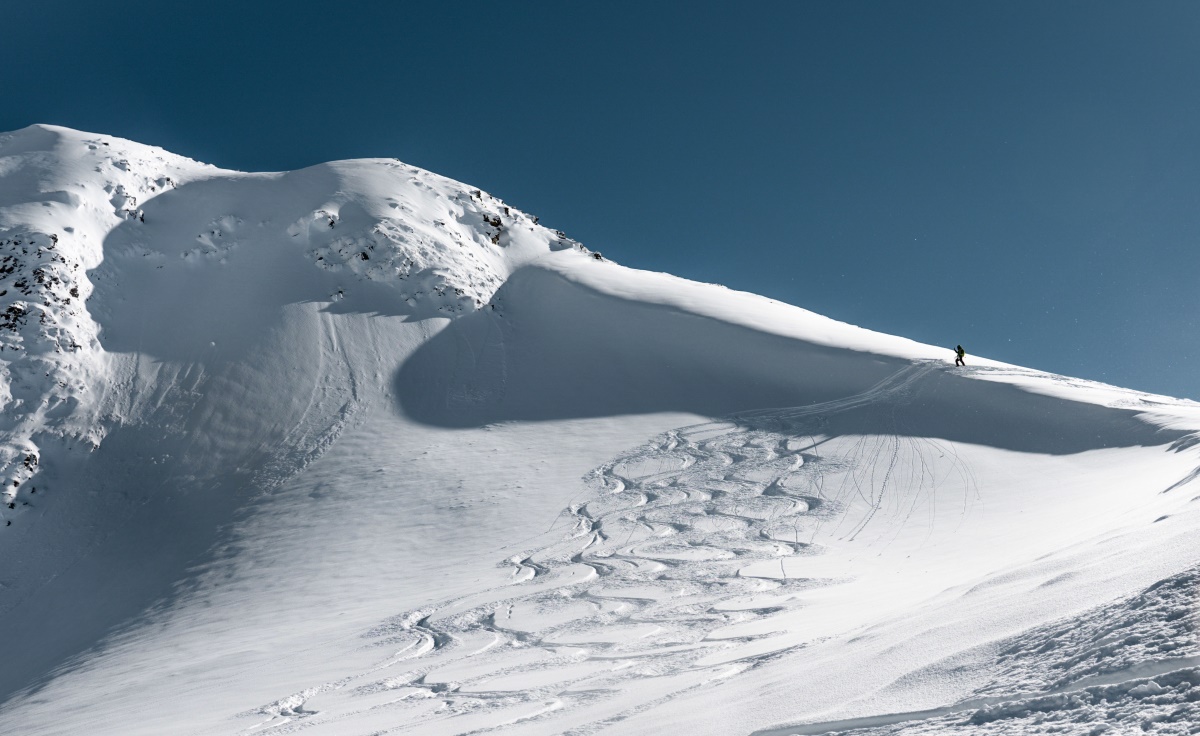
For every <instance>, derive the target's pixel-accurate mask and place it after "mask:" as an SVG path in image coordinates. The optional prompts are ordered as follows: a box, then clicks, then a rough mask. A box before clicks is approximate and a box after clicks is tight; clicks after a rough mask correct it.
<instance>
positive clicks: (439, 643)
mask: <svg viewBox="0 0 1200 736" xmlns="http://www.w3.org/2000/svg"><path fill="white" fill-rule="evenodd" d="M937 369H938V368H937V365H936V364H931V363H914V364H912V365H910V366H907V367H905V368H904V369H902V370H900V371H898V372H897V373H896V374H894V375H892V376H890V377H889V378H887V379H886V380H884V381H882V382H880V383H879V384H877V385H876V386H874V387H872V388H870V389H869V390H867V391H865V392H863V393H862V394H858V395H855V396H852V397H848V398H845V399H841V400H838V401H830V402H824V403H820V404H814V405H810V406H805V407H795V408H787V409H780V410H773V411H755V412H748V413H745V414H740V415H737V416H734V417H731V418H729V419H728V420H721V421H710V422H706V423H703V424H698V425H694V426H689V427H683V428H679V429H675V430H672V431H669V432H667V433H665V434H664V435H661V436H659V437H657V438H655V439H654V440H652V441H651V442H649V443H648V444H647V445H645V446H643V447H641V448H639V449H636V450H633V451H631V452H629V453H628V454H625V455H623V456H621V457H618V458H617V459H615V460H613V461H611V462H609V463H608V464H606V465H604V466H602V467H600V468H598V469H596V470H594V471H593V472H592V473H590V474H589V475H588V476H587V477H586V478H585V483H586V486H587V489H586V492H585V494H581V495H580V496H578V497H577V498H576V499H573V501H572V503H571V505H570V506H569V507H568V508H567V509H565V510H564V511H563V512H562V515H561V516H560V517H559V519H560V520H559V521H557V522H556V523H555V524H556V526H555V525H552V528H559V529H562V528H564V527H567V529H566V531H565V533H564V534H563V536H562V537H561V538H560V539H559V540H558V541H556V542H554V543H553V544H550V545H548V546H545V547H542V548H538V549H532V550H527V551H525V552H522V553H520V554H516V555H513V556H511V557H509V558H508V559H505V560H503V561H502V562H501V563H500V564H501V565H503V566H507V567H511V568H512V576H511V578H510V582H509V584H508V585H506V586H502V587H498V588H493V589H490V590H484V591H481V592H476V593H473V594H471V595H468V596H464V597H460V598H455V599H450V600H445V601H442V602H441V603H439V604H436V605H434V606H430V607H427V608H422V609H420V610H416V611H408V612H404V613H401V614H399V615H397V616H394V617H392V618H391V619H389V620H387V621H385V622H383V623H382V624H380V625H379V626H377V627H375V628H374V629H372V630H370V631H369V632H367V633H366V634H365V635H364V639H365V642H364V646H366V647H374V648H378V649H380V650H381V656H380V658H379V663H378V664H377V665H376V666H374V667H372V668H370V669H368V670H367V671H365V672H360V673H358V674H355V675H352V676H348V677H344V678H341V679H339V680H338V681H336V682H329V683H324V684H321V685H317V686H313V687H309V688H306V689H305V690H303V691H301V692H299V693H295V694H292V695H289V696H287V697H284V698H281V699H279V700H277V701H275V702H273V703H271V704H268V705H264V706H262V707H261V708H258V709H256V710H255V711H254V713H255V714H257V715H259V716H266V720H263V721H260V722H258V723H256V724H255V725H254V726H252V727H251V728H250V729H247V730H246V731H243V733H263V732H264V731H269V732H271V733H290V732H293V731H297V730H302V729H307V728H310V727H312V726H316V725H319V724H329V723H336V722H338V721H342V720H343V719H353V718H354V717H356V716H359V715H368V714H369V715H370V716H372V722H373V723H375V722H376V720H377V719H376V718H375V716H378V715H380V714H379V713H377V712H376V711H378V709H381V708H383V709H388V710H389V713H388V716H387V721H388V722H390V723H393V724H395V725H394V726H392V727H391V728H388V729H385V730H383V731H377V732H378V733H408V732H414V731H419V730H421V729H422V726H424V727H431V726H432V724H433V722H435V721H438V722H440V721H443V720H444V719H447V718H460V719H461V722H460V723H458V724H455V727H454V729H453V730H454V732H456V733H486V732H489V731H493V730H498V729H502V728H505V727H506V726H510V725H512V724H514V723H517V722H523V723H524V722H528V721H530V720H537V719H544V718H556V717H562V716H563V715H564V714H569V713H570V712H571V711H573V710H576V709H579V708H583V707H585V706H590V705H595V704H598V703H602V702H603V701H607V700H612V699H614V698H618V699H619V698H622V696H623V695H626V694H627V693H628V692H629V691H631V690H633V691H636V690H637V688H638V681H642V680H654V681H655V684H654V685H653V686H650V687H648V689H647V690H646V692H647V693H650V692H651V690H653V691H654V692H653V693H652V695H653V696H652V697H641V698H634V699H633V701H632V704H631V705H629V706H628V707H625V708H620V709H618V710H617V712H616V713H613V712H612V710H611V709H610V710H608V711H606V716H605V717H603V718H602V719H599V720H590V721H588V722H587V725H585V726H580V725H576V726H573V727H569V728H568V730H567V731H565V732H567V733H571V734H574V735H576V736H584V735H585V734H591V733H595V732H597V731H600V730H602V729H603V728H605V727H608V726H611V725H613V724H614V723H618V722H620V721H621V720H624V719H625V718H627V717H629V716H630V715H633V714H634V713H637V712H641V711H644V710H646V709H648V708H651V707H654V706H655V705H657V704H660V703H662V702H666V701H667V700H670V699H671V698H673V697H676V696H678V695H680V694H682V693H684V692H689V691H693V690H695V689H697V688H701V687H706V686H710V685H711V684H713V683H715V682H719V681H721V680H723V679H726V678H728V677H734V676H737V675H738V674H740V673H742V672H744V671H746V670H749V669H751V668H753V667H755V666H756V665H758V664H760V663H762V662H765V661H768V660H770V659H773V658H775V657H778V656H779V655H780V654H781V653H783V652H785V651H788V649H790V648H793V647H790V646H787V645H779V646H777V647H775V648H773V649H772V648H770V647H769V646H768V647H765V648H764V649H760V650H757V651H756V652H755V653H753V654H749V655H746V656H744V657H741V658H737V657H736V655H735V658H734V659H733V660H732V661H727V662H724V663H722V664H719V665H700V664H698V661H699V660H701V658H703V657H705V656H706V655H711V654H713V653H715V652H717V651H720V650H724V649H731V648H733V647H737V646H740V645H742V644H745V643H746V642H748V641H751V640H754V639H755V638H758V637H753V636H743V637H728V636H723V637H721V638H710V634H712V633H713V632H715V631H716V630H717V629H720V628H724V627H727V626H730V625H733V624H744V623H748V622H753V621H754V620H757V619H764V618H767V617H770V616H772V615H775V614H778V613H780V612H785V611H788V610H791V609H792V608H794V607H796V606H798V605H800V604H799V601H798V596H797V593H799V592H801V591H803V590H806V589H811V588H813V587H816V586H825V585H834V584H837V582H838V581H831V580H814V579H809V578H796V577H794V576H793V577H790V578H789V576H788V575H787V570H786V568H785V567H784V565H783V560H784V559H785V558H788V557H795V556H804V555H815V554H820V553H821V550H820V548H819V547H818V546H816V545H814V544H813V543H812V539H813V537H814V536H815V535H816V533H817V530H818V529H820V528H822V527H823V526H825V525H833V529H834V530H835V531H836V533H837V535H838V536H839V537H840V538H843V539H853V538H854V537H855V536H856V535H858V534H860V533H861V532H862V531H863V529H865V528H866V527H867V526H868V525H869V524H870V523H871V519H872V517H873V515H874V512H875V510H877V509H879V508H881V507H882V506H883V505H884V504H885V503H888V502H890V500H891V499H890V498H889V494H891V493H892V492H893V490H894V489H895V488H897V487H899V486H901V485H903V487H905V488H906V489H907V492H908V493H913V492H914V489H915V493H917V494H918V495H921V494H922V493H923V492H924V491H929V493H928V494H926V495H932V491H933V489H934V488H935V487H936V486H937V484H938V482H939V478H937V477H935V474H934V472H933V470H932V466H933V463H932V462H931V460H930V457H929V456H930V454H931V453H937V454H939V455H943V456H947V457H950V458H951V460H950V462H951V465H952V467H953V468H954V469H956V470H957V472H959V473H962V474H963V476H964V477H965V478H967V479H968V484H967V487H968V488H970V487H972V486H971V483H970V481H971V476H970V469H969V468H967V467H965V465H964V464H963V463H961V462H959V461H958V460H957V457H956V456H955V455H954V454H953V448H952V447H951V446H949V445H948V444H947V443H938V442H936V441H932V440H923V439H912V438H905V437H899V436H896V435H880V436H870V437H861V438H856V439H855V440H854V441H853V442H851V443H850V451H849V452H848V453H846V452H843V451H842V449H840V448H839V449H838V450H837V451H836V454H832V453H831V454H830V456H828V457H826V456H822V455H821V454H820V451H821V450H823V449H825V448H823V447H822V445H824V444H825V443H826V442H827V441H828V440H829V439H830V438H829V437H828V436H826V435H824V434H822V431H821V428H822V425H823V424H824V418H825V417H826V416H828V415H830V414H832V413H835V412H840V411H846V410H849V409H854V408H857V407H861V406H865V405H867V404H871V403H877V402H880V401H883V400H886V402H887V403H889V404H892V405H895V404H902V403H903V402H904V400H905V397H906V396H907V395H908V391H909V389H910V388H911V387H912V386H913V385H914V384H915V383H916V382H917V381H919V380H920V378H921V377H922V376H924V375H926V374H928V373H930V372H931V371H934V370H937ZM901 457H903V459H904V461H905V462H904V463H903V465H904V467H911V468H915V470H912V471H911V473H912V475H911V477H905V478H898V477H897V474H898V471H897V468H898V467H899V463H898V460H899V459H900V458H901ZM950 472H955V471H954V470H952V471H950ZM833 478H837V479H838V480H837V482H833V480H832V479H833ZM864 502H865V503H866V504H867V507H868V511H867V513H866V514H865V515H864V514H862V513H861V508H862V503H864ZM852 503H854V504H855V505H856V507H857V508H859V509H860V513H858V514H856V515H851V514H849V513H848V511H847V509H848V508H849V507H850V505H851V504H852ZM969 504H970V499H966V500H965V501H964V513H966V509H967V508H968V507H969ZM915 507H916V503H915V502H914V503H913V504H911V506H910V508H909V509H908V511H907V513H908V514H909V515H910V516H911V514H912V513H913V510H912V509H913V508H915ZM901 513H902V516H903V513H904V512H903V510H902V511H901ZM903 518H904V519H905V521H907V517H903ZM563 520H565V521H566V524H565V525H564V524H563V523H562V522H563ZM827 531H828V530H827ZM883 543H884V544H886V543H887V542H886V540H885V541H884V542H883ZM772 559H779V560H780V568H779V569H780V572H781V575H780V576H779V577H778V578H776V577H771V578H767V577H753V576H749V575H746V574H743V570H744V569H745V568H747V567H748V566H750V565H751V564H753V563H756V562H761V561H764V560H768V561H769V560H772ZM385 652H386V653H385ZM676 680H677V682H676ZM318 695H320V700H319V704H317V705H313V706H312V707H307V704H308V701H309V700H311V699H313V698H314V697H316V696H318ZM431 699H435V700H437V702H438V705H437V707H436V708H434V709H433V710H430V707H429V706H430V700H431ZM406 711H407V712H406ZM242 715H251V714H242ZM481 716H482V718H481V719H480V720H477V718H480V717H481ZM563 726H564V727H567V724H566V723H564V724H563Z"/></svg>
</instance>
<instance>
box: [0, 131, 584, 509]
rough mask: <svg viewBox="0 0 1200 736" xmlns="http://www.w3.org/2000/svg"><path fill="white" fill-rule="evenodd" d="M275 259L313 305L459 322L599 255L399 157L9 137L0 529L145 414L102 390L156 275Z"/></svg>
mask: <svg viewBox="0 0 1200 736" xmlns="http://www.w3.org/2000/svg"><path fill="white" fill-rule="evenodd" d="M280 249H290V250H291V251H293V252H294V254H295V255H300V256H302V257H303V258H304V259H305V260H306V261H307V262H308V263H309V264H310V266H311V267H312V269H313V271H314V272H315V273H317V272H319V273H320V276H319V277H318V278H317V279H315V283H314V284H313V288H312V289H309V290H308V291H307V292H306V293H304V294H303V295H300V296H299V298H301V299H305V300H310V301H317V302H327V303H329V304H331V305H332V304H335V303H336V302H338V301H341V300H343V299H345V298H347V296H351V297H353V296H355V295H356V292H357V291H358V290H359V289H358V287H359V286H361V285H364V284H381V285H386V287H387V288H388V292H387V293H385V294H384V295H383V297H382V298H380V297H379V293H378V292H372V297H373V298H374V299H375V301H376V302H377V307H378V308H379V309H380V310H382V311H386V312H388V313H403V314H410V315H414V316H433V315H436V316H447V317H453V316H457V315H461V314H467V313H471V312H474V311H476V310H480V309H485V308H494V306H495V305H493V304H491V300H492V297H493V295H494V294H495V292H496V290H497V289H498V288H499V287H500V285H501V284H502V283H503V282H504V280H505V278H506V277H507V276H508V274H509V273H510V272H511V271H512V270H513V269H514V268H516V267H518V266H519V265H521V264H522V263H523V262H525V261H528V260H529V259H531V258H533V257H536V256H537V255H539V254H542V253H546V252H550V251H556V250H566V249H576V250H578V251H579V252H581V253H588V252H589V251H587V249H586V248H584V247H583V246H582V245H581V244H580V243H578V242H576V241H574V240H571V239H570V238H567V237H566V235H564V234H563V233H562V232H560V231H554V230H550V229H547V228H545V227H543V226H541V225H539V224H538V221H537V218H536V217H532V216H530V215H527V214H525V213H523V212H521V211H519V210H516V209H514V208H511V207H509V206H508V205H506V204H505V203H504V202H502V201H501V200H499V199H497V198H495V197H493V196H491V195H490V194H487V193H486V192H483V191H481V190H479V189H475V188H472V187H468V186H466V185H463V184H460V183H458V182H455V181H452V180H450V179H446V178H444V177H440V176H437V175H434V174H431V173H429V172H427V171H424V170H421V169H418V168H416V167H413V166H409V165H406V164H403V163H400V162H398V161H395V160H390V159H370V160H361V161H345V162H336V163H331V164H322V165H319V166H314V167H311V168H309V169H304V170H301V171H296V172H287V173H267V174H245V173H241V172H235V171H226V170H221V169H218V168H215V167H213V166H210V165H207V164H201V163H198V162H196V161H192V160H190V159H187V158H184V157H181V156H177V155H174V154H171V153H168V152H166V151H164V150H162V149H160V148H156V147H151V146H145V145H142V144H138V143H134V142H131V141H126V140H122V139H118V138H113V137H110V136H100V135H92V134H88V133H82V132H78V131H73V130H70V129H66V128H60V127H56V126H47V125H34V126H30V127H28V128H25V129H22V130H19V131H15V132H11V133H8V134H4V135H0V483H2V484H3V491H2V494H0V499H2V500H3V503H4V508H2V509H0V512H3V513H4V515H3V517H0V518H2V519H3V524H0V526H3V525H5V524H7V525H11V523H12V521H13V519H14V518H16V517H17V516H19V511H20V510H21V509H22V508H24V507H28V506H29V505H30V503H31V502H32V501H33V498H32V496H33V495H34V494H36V493H37V492H38V485H37V482H38V473H39V469H40V468H42V467H43V465H45V464H46V463H50V464H51V465H53V464H54V462H55V460H54V458H55V455H56V453H60V452H68V453H69V452H78V451H84V452H88V451H94V450H95V449H96V448H97V447H99V446H100V444H101V442H102V441H103V439H104V437H105V436H106V434H107V433H108V432H110V431H111V429H112V427H113V426H114V425H116V424H118V423H120V422H122V421H125V420H129V419H134V417H130V416H123V415H122V414H123V411H122V410H121V409H120V408H117V407H116V406H114V404H113V402H112V401H106V400H105V397H104V396H102V395H99V394H103V393H105V392H104V390H103V388H104V386H105V385H106V384H108V383H110V382H111V376H112V373H113V370H114V369H113V365H112V364H113V361H114V359H115V358H114V355H113V353H114V352H116V353H120V352H127V351H129V350H135V351H136V350H137V346H136V345H135V346H130V345H125V344H120V345H112V344H109V343H110V341H109V339H108V338H107V336H106V335H105V334H103V332H102V329H101V322H102V318H103V317H104V316H106V315H111V310H113V309H116V307H114V306H113V305H114V304H115V303H120V302H125V301H126V300H128V299H129V298H130V296H131V292H134V291H136V290H137V289H138V288H140V285H141V284H144V283H146V282H147V281H148V280H154V279H157V280H159V281H162V280H164V279H172V278H174V279H178V280H180V281H182V282H186V281H189V280H193V279H198V278H201V274H205V273H207V274H208V278H210V279H212V278H214V277H216V278H217V279H218V280H219V275H220V274H221V273H222V272H223V271H232V270H234V269H237V268H238V267H239V265H240V264H239V263H238V260H239V254H238V251H240V250H253V251H259V252H261V251H265V250H272V251H276V252H277V251H279V250H280ZM281 260H283V259H282V258H281ZM147 265H150V266H151V268H150V269H147ZM148 270H154V271H159V272H160V273H158V274H152V273H149V272H148ZM262 275H263V276H264V277H265V278H266V279H271V278H277V279H283V278H286V276H285V275H284V274H283V273H280V274H278V275H275V276H274V277H273V276H272V275H271V274H270V273H265V274H262ZM275 287H276V285H273V284H269V283H267V284H263V288H264V289H266V290H271V289H275ZM168 288H169V287H168ZM97 292H99V293H97ZM98 296H99V297H103V298H102V299H101V300H100V302H101V303H99V304H97V303H96V302H95V301H94V299H95V297H98ZM284 296H287V297H290V298H295V297H296V295H292V294H288V295H284ZM133 308H134V309H135V310H136V309H142V308H147V307H143V306H142V305H134V307H133ZM182 308H184V309H186V305H182ZM97 310H98V311H97ZM125 316H127V315H125ZM232 317H235V318H236V315H232ZM243 317H244V318H247V319H253V316H251V315H244V316H243ZM143 319H144V318H143ZM210 342H212V343H213V344H214V346H215V343H216V341H215V340H213V341H210ZM205 357H210V356H205ZM110 398H111V397H110ZM49 490H50V489H48V488H46V486H45V485H44V484H43V486H42V488H41V491H42V493H43V494H45V493H46V492H48V491H49Z"/></svg>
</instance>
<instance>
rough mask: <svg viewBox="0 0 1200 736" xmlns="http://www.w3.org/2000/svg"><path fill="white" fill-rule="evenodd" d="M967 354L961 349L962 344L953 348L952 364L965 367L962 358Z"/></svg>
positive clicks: (965, 363)
mask: <svg viewBox="0 0 1200 736" xmlns="http://www.w3.org/2000/svg"><path fill="white" fill-rule="evenodd" d="M966 356H967V351H966V350H963V348H962V345H959V346H958V347H956V348H954V365H961V366H963V367H966V365H967V362H966V361H965V360H963V358H965V357H966Z"/></svg>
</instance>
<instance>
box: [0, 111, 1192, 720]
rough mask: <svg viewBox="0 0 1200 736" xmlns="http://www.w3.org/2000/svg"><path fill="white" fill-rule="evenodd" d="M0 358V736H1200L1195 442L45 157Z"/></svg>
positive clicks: (235, 187) (424, 222)
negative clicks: (1121, 733)
mask: <svg viewBox="0 0 1200 736" xmlns="http://www.w3.org/2000/svg"><path fill="white" fill-rule="evenodd" d="M0 328H2V329H0V405H2V407H3V413H2V415H0V473H2V475H0V482H3V489H4V491H3V501H4V506H3V507H2V508H0V511H2V512H3V517H2V519H0V555H2V557H0V558H2V559H3V560H4V561H5V565H4V568H3V571H2V572H0V615H2V616H3V618H4V620H5V621H6V622H7V623H8V624H9V630H10V632H11V634H12V635H10V636H9V637H8V638H7V640H6V641H5V642H4V643H3V644H2V645H0V703H2V704H0V722H3V723H5V724H6V730H8V731H11V732H13V733H21V734H60V733H61V734H66V733H80V732H88V733H114V734H115V733H120V734H131V733H146V734H161V733H196V734H209V733H212V734H218V733H243V732H247V733H248V732H253V733H284V732H290V731H294V730H303V731H305V732H311V733H336V734H350V733H364V734H365V733H409V732H412V733H418V732H419V733H447V734H449V733H466V732H471V733H475V732H482V731H503V732H512V733H529V734H536V733H577V734H584V733H599V732H611V733H632V734H637V733H662V732H664V730H665V731H667V732H688V733H698V734H710V733H711V734H727V733H745V734H749V733H752V732H753V733H763V734H789V733H825V732H830V731H849V730H854V731H855V732H863V733H899V732H912V733H943V732H950V731H955V730H961V729H967V728H969V729H971V731H972V732H973V733H1037V732H1042V731H1046V732H1051V731H1054V732H1077V733H1099V732H1101V730H1102V729H1103V728H1104V727H1108V726H1116V727H1118V728H1121V729H1129V728H1135V727H1136V728H1139V729H1148V730H1159V731H1162V732H1164V733H1166V732H1180V733H1183V732H1187V729H1189V728H1191V727H1192V726H1193V725H1195V724H1196V723H1197V722H1200V713H1198V712H1197V706H1196V705H1195V704H1196V702H1197V701H1200V674H1198V670H1197V665H1198V663H1200V660H1198V659H1197V657H1198V656H1200V651H1198V647H1197V642H1196V640H1195V623H1196V590H1197V588H1196V580H1197V576H1196V568H1195V565H1196V563H1197V559H1196V553H1195V550H1196V549H1197V541H1200V535H1198V530H1200V525H1198V523H1197V522H1198V521H1200V519H1198V517H1197V515H1196V510H1197V508H1200V506H1197V504H1196V503H1195V501H1196V500H1197V499H1200V494H1198V493H1197V491H1200V485H1198V484H1197V478H1200V460H1198V456H1200V449H1198V448H1197V439H1198V438H1200V434H1198V430H1200V406H1198V405H1196V404H1195V403H1193V402H1188V401H1181V400H1175V399H1169V398H1165V397H1157V396H1149V395H1145V394H1141V393H1138V392H1133V391H1125V390H1121V389H1116V388H1113V387H1109V386H1103V385H1099V384H1094V383H1090V382H1086V381H1079V380H1074V379H1069V378H1064V377H1061V376H1053V375H1049V374H1044V373H1040V372H1037V371H1031V370H1027V369H1022V368H1017V367H1014V366H1007V365H1003V364H999V363H995V362H991V361H986V360H977V359H971V365H970V366H969V367H968V368H967V369H965V370H964V369H955V368H953V367H952V365H951V363H952V361H951V353H950V351H948V350H945V349H942V348H935V347H931V346H926V345H921V344H918V343H915V342H912V341H909V340H904V339H902V338H897V337H892V336H888V335H882V334H878V333H874V332H870V331H868V330H863V329H860V328H857V327H853V326H850V325H846V324H843V323H839V322H836V321H833V320H830V319H827V318H825V317H821V316H819V315H815V314H813V313H811V312H807V311H804V310H801V309H798V308H795V307H791V306H788V305H784V304H779V303H777V302H773V301H771V300H768V299H763V298H761V297H756V296H753V295H750V294H744V293H740V292H733V291H730V290H727V289H724V288H721V287H717V286H712V285H705V284H696V283H692V282H687V281H683V280H680V279H676V278H673V277H670V276H666V275H663V274H654V273H647V272H642V271H637V270H633V269H628V268H624V267H622V266H619V265H617V264H614V263H612V262H610V261H607V260H604V259H602V258H598V257H597V254H594V253H592V252H591V251H589V250H588V249H587V248H585V247H583V246H582V245H581V244H579V243H577V242H575V241H573V240H571V239H570V238H568V237H567V236H566V235H564V234H563V233H561V232H558V231H554V230H550V229H547V228H545V227H543V226H541V225H540V224H539V223H538V221H537V218H535V217H532V216H530V215H527V214H525V213H523V212H521V211H519V210H517V209H515V208H512V207H510V206H509V205H507V204H505V203H504V202H502V201H500V200H498V199H496V198H495V197H492V196H491V195H489V194H487V193H485V192H482V191H479V190H477V189H474V188H472V187H469V186H467V185H463V184H460V183H458V182H454V181H451V180H448V179H445V178H442V177H438V176H436V175H433V174H431V173H429V172H425V171H422V170H420V169H416V168H414V167H411V166H407V165H405V164H403V163H400V162H398V161H394V160H386V159H372V160H362V161H347V162H336V163H330V164H322V165H319V166H314V167H310V168H308V169H304V170H301V171H295V172H286V173H269V174H246V173H241V172H233V171H224V170H220V169H216V168H213V167H211V166H207V165H203V164H199V163H196V162H194V161H190V160H188V159H184V158H182V157H179V156H175V155H173V154H170V153H167V152H165V151H162V150H161V149H156V148H151V147H147V146H142V145H139V144H136V143H132V142H129V141H123V140H119V139H114V138H110V137H107V136H100V135H92V134H86V133H80V132H77V131H72V130H67V129H63V128H56V127H51V126H33V127H30V128H26V129H24V130H21V131H16V132H14V133H9V134H6V135H3V136H0ZM1097 729H1100V730H1097Z"/></svg>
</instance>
